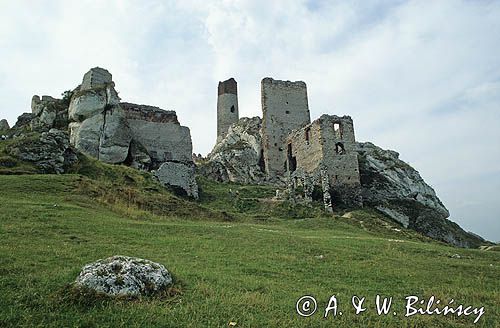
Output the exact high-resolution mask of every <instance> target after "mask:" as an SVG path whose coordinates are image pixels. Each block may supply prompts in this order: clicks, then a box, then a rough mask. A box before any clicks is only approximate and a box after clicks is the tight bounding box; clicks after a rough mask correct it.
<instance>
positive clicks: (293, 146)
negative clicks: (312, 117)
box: [286, 121, 324, 173]
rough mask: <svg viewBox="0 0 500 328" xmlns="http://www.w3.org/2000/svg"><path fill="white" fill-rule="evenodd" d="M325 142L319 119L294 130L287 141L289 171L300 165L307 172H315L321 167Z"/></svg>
mask: <svg viewBox="0 0 500 328" xmlns="http://www.w3.org/2000/svg"><path fill="white" fill-rule="evenodd" d="M323 144H324V143H323V138H322V136H321V124H319V123H318V121H314V122H313V123H311V124H308V125H306V126H305V127H303V128H302V129H299V130H296V131H294V132H292V133H291V134H290V136H289V137H288V138H287V142H286V152H287V168H288V171H289V172H293V171H295V170H296V169H297V167H299V168H301V169H303V170H304V171H305V172H306V173H313V172H314V171H315V170H317V169H319V167H320V164H321V162H322V161H323V156H324V154H323Z"/></svg>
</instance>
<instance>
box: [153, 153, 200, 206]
mask: <svg viewBox="0 0 500 328" xmlns="http://www.w3.org/2000/svg"><path fill="white" fill-rule="evenodd" d="M155 176H156V178H157V179H158V181H160V183H161V184H162V185H164V186H171V187H178V188H181V189H182V190H184V191H185V192H186V194H187V195H188V196H190V197H193V198H195V199H198V184H197V183H196V179H195V169H194V164H186V163H179V162H165V163H163V164H162V165H161V166H160V168H159V169H158V170H157V171H156V172H155Z"/></svg>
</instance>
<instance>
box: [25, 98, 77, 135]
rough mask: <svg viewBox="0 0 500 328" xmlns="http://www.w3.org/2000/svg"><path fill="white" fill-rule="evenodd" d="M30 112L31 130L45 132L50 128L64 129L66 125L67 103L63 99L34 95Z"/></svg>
mask: <svg viewBox="0 0 500 328" xmlns="http://www.w3.org/2000/svg"><path fill="white" fill-rule="evenodd" d="M31 113H32V114H33V117H32V119H31V122H30V127H31V130H32V131H38V132H46V131H48V130H50V129H52V128H56V129H64V128H65V127H66V126H67V125H68V103H67V102H66V100H65V99H56V98H53V97H50V96H42V98H40V97H39V96H37V95H34V96H33V98H32V99H31Z"/></svg>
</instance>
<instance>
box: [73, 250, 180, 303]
mask: <svg viewBox="0 0 500 328" xmlns="http://www.w3.org/2000/svg"><path fill="white" fill-rule="evenodd" d="M171 284H172V276H171V275H170V273H169V272H168V270H167V269H166V268H165V267H164V266H163V265H161V264H159V263H155V262H152V261H149V260H144V259H140V258H136V257H128V256H112V257H109V258H107V259H103V260H98V261H96V262H94V263H90V264H87V265H86V266H84V267H83V269H82V271H81V272H80V275H79V276H78V277H77V278H76V281H75V285H76V286H79V287H86V288H90V289H92V290H94V291H96V292H100V293H105V294H106V295H109V296H132V297H137V296H142V295H152V294H155V293H158V292H161V291H163V290H165V289H166V288H167V287H168V286H170V285H171Z"/></svg>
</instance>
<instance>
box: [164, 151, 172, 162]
mask: <svg viewBox="0 0 500 328" xmlns="http://www.w3.org/2000/svg"><path fill="white" fill-rule="evenodd" d="M163 159H164V160H165V161H171V160H172V153H171V152H169V151H166V152H165V153H163Z"/></svg>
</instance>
